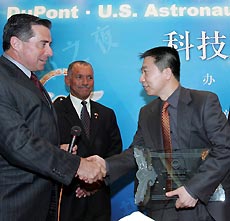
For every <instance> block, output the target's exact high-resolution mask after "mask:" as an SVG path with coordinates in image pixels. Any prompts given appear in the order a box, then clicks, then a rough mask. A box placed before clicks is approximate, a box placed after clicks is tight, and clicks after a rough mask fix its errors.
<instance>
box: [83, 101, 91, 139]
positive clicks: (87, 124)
mask: <svg viewBox="0 0 230 221" xmlns="http://www.w3.org/2000/svg"><path fill="white" fill-rule="evenodd" d="M81 104H82V109H81V122H82V124H83V127H84V130H85V133H86V136H87V137H88V138H89V134H90V116H89V112H88V110H87V107H86V104H87V102H86V101H82V102H81Z"/></svg>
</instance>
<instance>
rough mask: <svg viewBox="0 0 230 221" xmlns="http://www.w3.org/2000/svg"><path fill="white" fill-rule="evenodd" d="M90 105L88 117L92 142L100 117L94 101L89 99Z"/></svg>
mask: <svg viewBox="0 0 230 221" xmlns="http://www.w3.org/2000/svg"><path fill="white" fill-rule="evenodd" d="M90 106H91V118H90V143H92V142H93V141H94V139H95V136H96V134H97V131H98V130H99V129H100V128H99V122H100V121H99V119H100V117H101V116H100V113H99V111H98V109H97V107H96V105H95V103H94V102H93V101H92V100H91V101H90Z"/></svg>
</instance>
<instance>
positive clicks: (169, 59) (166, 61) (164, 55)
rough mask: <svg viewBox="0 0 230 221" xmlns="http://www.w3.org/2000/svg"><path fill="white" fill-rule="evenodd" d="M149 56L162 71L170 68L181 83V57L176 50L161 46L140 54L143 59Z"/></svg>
mask: <svg viewBox="0 0 230 221" xmlns="http://www.w3.org/2000/svg"><path fill="white" fill-rule="evenodd" d="M149 56H150V57H153V58H154V64H155V65H156V66H157V67H158V68H159V70H160V71H163V70H164V69H165V68H170V69H171V70H172V73H173V75H174V76H175V78H176V79H177V80H178V81H180V57H179V53H178V51H177V50H176V49H175V48H172V47H167V46H161V47H156V48H151V49H149V50H147V51H145V52H144V53H142V54H140V58H141V59H143V58H145V57H149Z"/></svg>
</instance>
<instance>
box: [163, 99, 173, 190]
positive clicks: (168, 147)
mask: <svg viewBox="0 0 230 221" xmlns="http://www.w3.org/2000/svg"><path fill="white" fill-rule="evenodd" d="M168 106H169V103H168V102H167V101H165V102H164V104H163V107H162V112H161V123H162V135H163V143H164V151H165V153H166V161H165V163H166V169H167V171H168V177H167V180H166V191H170V190H172V179H171V177H170V176H169V175H170V174H171V172H172V165H171V163H172V141H171V135H170V123H169V113H168Z"/></svg>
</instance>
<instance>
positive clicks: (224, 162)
mask: <svg viewBox="0 0 230 221" xmlns="http://www.w3.org/2000/svg"><path fill="white" fill-rule="evenodd" d="M141 58H143V59H144V60H143V65H142V69H141V70H142V73H141V77H140V82H141V84H142V85H143V88H144V89H145V91H146V93H147V94H148V95H154V96H158V98H156V99H155V100H153V101H152V102H150V103H149V104H147V105H146V106H144V107H142V108H141V110H140V114H139V120H138V129H137V132H136V134H135V136H134V139H133V142H132V144H131V147H130V148H129V149H127V150H126V151H124V152H122V153H121V154H119V155H116V156H113V157H111V158H108V159H106V162H107V165H109V173H108V174H109V176H110V182H113V181H114V180H116V179H118V178H119V177H121V176H123V175H124V174H125V173H127V171H129V170H131V169H135V168H136V162H135V159H134V155H133V151H134V149H133V148H134V146H135V145H138V146H143V147H145V148H149V149H150V150H151V151H155V152H162V151H163V152H164V144H163V135H162V123H161V111H162V107H163V104H164V103H165V102H166V101H167V102H168V103H169V107H168V112H169V119H170V136H171V142H172V153H175V152H177V151H179V152H180V151H181V152H183V151H186V150H191V151H192V150H194V149H199V148H200V150H202V149H208V152H206V154H204V155H202V156H201V158H202V162H201V165H200V166H199V165H193V166H194V167H196V166H197V170H195V174H194V176H193V177H191V178H189V179H188V181H187V182H186V183H184V184H183V185H182V186H180V187H178V188H176V189H175V190H173V191H168V192H167V193H166V196H167V197H168V198H167V200H156V201H149V203H148V204H147V205H146V206H145V208H144V209H145V211H146V212H147V215H149V216H150V217H152V218H154V219H155V220H157V221H203V220H205V221H209V220H216V221H227V220H229V218H230V210H229V208H230V126H229V124H228V122H227V119H226V116H225V115H224V113H223V112H222V109H221V105H220V102H219V99H218V97H217V95H216V94H214V93H212V92H207V91H198V90H191V89H186V88H184V87H182V86H181V85H180V83H179V79H180V59H179V54H178V52H177V51H176V50H175V49H173V48H170V47H157V48H153V49H150V50H148V51H146V52H144V53H143V54H142V55H141ZM91 159H92V160H93V157H92V158H91ZM200 161H201V159H200ZM101 163H102V164H105V162H104V160H103V159H101ZM189 163H193V162H189ZM172 166H173V165H172ZM185 169H186V168H185ZM158 175H159V177H158V178H159V179H160V174H158ZM158 178H157V179H158ZM157 186H159V183H158V181H157V183H155V185H154V186H153V187H152V189H153V190H152V193H154V190H155V189H156V188H157ZM218 186H219V187H223V189H222V190H223V191H224V194H223V197H222V198H216V199H214V201H210V198H211V195H212V194H213V193H214V191H215V190H216V189H217V187H218ZM162 187H163V186H162ZM222 193H223V192H222ZM173 196H174V197H177V199H176V200H175V199H172V198H171V199H170V197H173ZM151 198H152V196H151Z"/></svg>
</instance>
